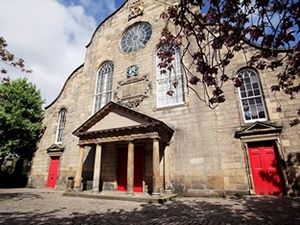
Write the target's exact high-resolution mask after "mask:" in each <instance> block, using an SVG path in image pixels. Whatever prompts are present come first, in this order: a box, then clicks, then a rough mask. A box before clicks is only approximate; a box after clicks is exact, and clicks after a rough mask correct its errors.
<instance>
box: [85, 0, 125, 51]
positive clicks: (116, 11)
mask: <svg viewBox="0 0 300 225" xmlns="http://www.w3.org/2000/svg"><path fill="white" fill-rule="evenodd" d="M127 1H128V0H125V1H124V3H123V4H122V5H121V6H120V7H119V8H118V9H116V10H115V11H114V12H113V13H112V14H110V15H109V16H108V17H106V19H104V20H103V21H102V22H101V23H100V24H99V26H98V27H97V28H96V29H95V31H94V33H93V34H92V37H91V39H90V42H89V43H88V44H87V45H86V46H85V47H86V48H88V47H89V46H90V44H91V43H92V40H93V38H94V36H95V34H96V32H97V30H98V29H99V28H100V27H101V26H102V25H103V24H104V23H105V22H106V21H107V20H108V19H109V18H110V17H112V16H113V15H115V14H116V13H117V12H118V11H119V10H120V9H121V8H122V7H123V6H124V5H125V4H126V3H127Z"/></svg>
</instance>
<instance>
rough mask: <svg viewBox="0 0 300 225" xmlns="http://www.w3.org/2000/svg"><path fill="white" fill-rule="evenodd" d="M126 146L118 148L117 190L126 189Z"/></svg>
mask: <svg viewBox="0 0 300 225" xmlns="http://www.w3.org/2000/svg"><path fill="white" fill-rule="evenodd" d="M127 152H128V150H127V148H120V149H119V150H118V154H119V157H118V191H126V186H127Z"/></svg>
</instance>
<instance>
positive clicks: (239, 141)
mask: <svg viewBox="0 0 300 225" xmlns="http://www.w3.org/2000/svg"><path fill="white" fill-rule="evenodd" d="M133 2H135V1H130V0H129V1H125V3H124V5H123V6H121V8H120V9H118V10H117V11H116V12H115V13H114V14H112V15H111V16H110V17H108V18H107V19H106V20H105V21H104V22H103V23H102V24H100V25H99V27H98V28H97V29H96V30H95V32H94V34H93V35H92V38H91V40H90V43H89V44H88V45H87V50H86V59H85V62H84V64H83V65H81V66H79V67H78V68H77V69H76V70H75V71H74V72H73V73H72V74H71V75H70V76H69V78H68V79H67V81H66V83H65V85H64V87H63V89H62V91H61V93H60V94H59V96H58V97H57V98H56V100H55V101H54V102H53V103H51V104H50V105H49V106H47V107H46V112H45V118H44V121H43V123H44V124H45V126H46V129H45V132H44V135H43V137H42V139H41V140H40V142H39V148H38V150H37V151H36V153H35V156H34V160H33V163H32V168H31V175H30V179H29V183H28V184H29V185H31V186H33V187H39V188H43V187H47V186H48V187H49V179H50V178H49V176H50V175H49V174H50V172H51V171H50V170H51V169H50V166H51V165H50V164H51V155H50V154H49V152H50V150H49V148H50V147H51V146H52V145H53V144H55V141H56V133H57V127H58V123H59V118H58V117H59V112H60V110H61V109H62V108H64V109H66V110H67V116H66V124H65V128H64V133H63V134H64V135H63V141H62V143H60V144H59V145H58V146H60V147H61V151H60V153H59V154H58V157H59V166H58V169H57V179H56V183H55V186H54V187H55V188H57V189H65V188H66V186H67V182H68V180H70V179H75V182H76V178H77V182H80V183H82V186H85V187H82V186H81V188H85V189H89V188H90V189H91V187H92V186H91V185H89V183H90V182H91V181H93V179H94V177H95V173H94V168H96V167H95V152H96V145H97V144H99V143H101V149H102V150H101V157H100V158H101V166H100V181H99V190H100V191H101V190H103V189H105V190H112V191H117V190H118V165H119V164H118V163H119V159H118V149H119V148H120V147H122V146H125V147H126V146H127V140H128V141H130V140H131V139H134V145H135V146H138V145H140V146H143V147H142V148H143V151H144V153H143V159H142V160H143V169H142V170H143V175H142V176H143V191H144V192H156V191H160V192H162V191H163V190H164V189H168V188H172V190H173V191H175V192H177V193H181V194H183V195H186V196H200V195H224V194H237V193H241V194H249V193H255V187H254V181H253V180H254V179H253V176H252V173H251V166H252V165H251V163H250V160H249V154H248V146H251V144H253V143H256V142H259V143H261V141H268V142H270V143H273V145H274V149H275V150H274V151H275V154H276V157H277V163H278V171H279V173H280V176H281V184H282V187H283V194H291V195H294V194H295V195H297V194H299V182H300V180H299V155H300V150H299V146H300V138H299V134H300V131H299V129H300V128H299V126H291V125H290V121H292V120H295V119H297V118H298V117H297V115H296V113H295V112H296V110H297V109H298V107H299V106H298V104H297V101H293V100H289V99H288V97H287V96H286V95H284V94H282V93H278V94H277V96H276V97H277V99H278V100H279V101H280V103H281V105H282V108H283V109H284V111H283V112H282V113H277V112H276V108H277V107H278V103H277V100H276V99H275V98H274V93H272V92H271V91H270V89H269V87H270V86H271V85H272V84H273V83H274V82H276V76H274V72H273V71H264V72H258V74H259V82H260V85H261V89H262V95H263V98H264V102H265V108H266V111H267V115H268V117H267V118H268V119H267V120H266V121H263V122H256V123H255V121H253V123H245V121H244V117H243V110H242V107H241V101H240V97H239V90H238V89H235V88H233V86H232V84H231V83H226V84H225V86H224V92H225V94H226V96H227V99H226V102H225V103H224V104H221V105H219V106H218V107H217V108H216V109H214V110H212V109H209V108H208V107H206V106H205V104H204V103H202V102H201V101H199V99H198V98H197V97H196V95H195V94H194V93H193V92H191V91H189V90H188V89H187V87H186V85H184V103H183V104H178V105H173V106H168V107H162V108H158V107H157V82H156V76H157V75H156V70H157V69H156V65H157V63H156V52H157V48H156V44H157V42H158V39H159V38H160V32H161V30H162V28H163V27H164V25H165V24H164V22H163V21H162V20H161V19H160V18H159V16H160V14H161V12H162V11H163V10H165V9H166V6H165V4H163V3H161V2H160V1H154V0H144V1H143V2H144V5H143V7H144V8H143V12H142V13H140V14H139V15H136V16H133V17H131V18H130V19H128V14H129V9H132V4H133ZM169 2H170V1H169ZM174 2H176V1H174ZM139 12H140V11H139ZM139 22H147V23H149V24H150V25H151V27H152V36H151V38H150V40H149V42H148V43H147V44H146V45H145V47H144V48H142V49H139V50H137V51H134V52H129V53H125V52H123V51H122V50H121V49H120V39H121V37H122V35H123V33H124V32H125V31H126V29H127V28H128V27H130V26H132V25H134V24H136V23H139ZM253 51H254V50H253V49H251V48H250V47H249V49H247V51H246V53H245V55H241V56H236V57H235V59H236V61H235V62H234V63H232V64H230V65H229V66H228V71H229V73H230V74H229V75H231V76H232V77H235V76H236V75H237V72H238V71H239V70H240V69H241V68H244V67H245V66H246V64H245V57H248V58H249V56H251V54H253ZM107 61H111V62H113V64H114V73H113V83H112V98H111V101H113V102H115V103H118V104H117V105H116V106H112V107H116V108H118V110H119V111H118V110H117V111H116V114H118V115H121V114H122V113H123V111H124V110H125V111H126V113H127V114H124V115H125V116H126V117H128V118H129V120H130V121H129V122H124V124H125V125H124V126H125V127H128V129H129V125H130V124H131V123H132V121H138V120H137V119H136V118H140V117H142V118H143V120H139V121H138V122H137V124H134V130H135V132H136V133H135V134H134V135H130V132H129V131H128V130H126V129H125V130H124V131H120V129H119V128H118V129H119V130H117V129H115V124H114V123H116V124H117V123H119V122H118V121H111V122H110V123H109V122H108V124H103V123H104V122H103V123H101V121H104V120H105V118H107V117H108V116H105V115H104V114H105V113H102V112H101V110H100V112H99V115H98V112H97V113H96V116H95V117H93V115H94V104H95V103H94V101H95V98H94V95H95V87H96V82H97V74H98V71H99V68H100V67H101V65H102V64H103V63H104V62H107ZM132 65H138V75H137V76H132V77H129V78H128V77H127V76H126V71H127V68H128V67H129V66H132ZM186 82H187V81H186V80H184V83H186ZM195 88H196V89H197V90H198V91H201V86H200V85H199V86H196V87H195ZM122 107H124V108H122ZM125 108H127V109H125ZM104 109H105V110H108V111H107V113H108V114H107V115H109V116H111V118H115V117H113V112H114V111H109V110H111V109H106V108H105V107H104ZM112 110H113V108H112ZM128 110H129V111H128ZM130 110H133V112H130ZM125 111H124V112H125ZM139 113H140V114H139ZM130 115H131V116H130ZM95 118H98V120H96V119H95ZM109 118H110V117H109ZM118 118H119V117H118ZM153 118H155V119H153ZM144 120H145V121H146V120H147V121H150V122H151V123H150V122H149V124H152V123H154V122H153V121H156V120H157V121H156V125H155V126H154V128H153V130H151V132H152V134H154V133H155V134H156V135H157V138H158V139H159V146H158V148H159V165H160V166H159V169H158V170H157V168H154V167H156V166H155V165H156V164H155V163H154V161H155V159H154V158H153V157H155V156H154V154H153V151H154V149H155V147H153V146H154V144H153V138H152V137H150V136H149V138H148V136H147V134H148V133H149V132H150V128H148V127H146V128H145V127H143V126H141V125H140V124H144ZM158 121H161V124H160V122H158ZM97 123H99V124H100V123H101V125H97ZM89 124H90V125H89ZM128 124H129V125H128ZM149 124H148V125H149ZM157 124H158V125H157ZM148 125H147V126H148ZM92 126H95V127H94V130H93V129H92ZM103 126H104V127H105V126H107V127H106V128H105V129H108V130H109V132H110V133H109V135H111V136H109V138H110V139H109V138H108V137H106V136H105V138H104V130H105V129H104V128H103ZM149 126H150V125H149ZM167 126H170V127H171V128H172V130H173V131H174V132H173V133H172V132H171V131H170V132H169V133H172V135H171V136H170V138H169V137H166V138H164V137H163V136H164V133H163V132H161V130H160V129H162V128H161V127H163V128H164V129H167V128H166V127H167ZM79 127H86V129H85V130H84V129H83V128H82V129H83V130H81V133H80V132H79V133H77V134H78V135H77V136H76V135H74V134H76V132H75V131H76V130H77V129H78V128H79ZM147 129H149V130H147ZM79 130H80V129H79ZM96 131H99V132H98V135H99V137H97V136H96V135H97V134H96ZM84 132H85V133H84ZM88 132H91V133H93V134H90V137H89V138H90V139H88V137H86V136H84V135H89V133H88ZM139 132H140V133H141V134H138V133H139ZM120 136H121V137H120ZM125 137H126V138H127V139H126V138H125ZM113 140H115V141H113ZM78 144H79V145H80V146H81V145H84V147H83V149H84V153H83V165H82V170H81V171H79V172H80V173H79V174H81V176H80V177H78V176H79V175H78V164H80V159H79V155H80V154H79V153H78V149H80V148H79V147H78ZM128 149H129V148H128ZM79 151H80V150H79ZM52 156H53V155H52ZM156 170H157V171H156ZM156 172H158V173H159V175H155V173H156ZM76 174H77V176H76ZM155 176H159V179H158V180H157V178H153V177H155ZM79 178H80V180H78V179H79ZM94 183H95V181H94ZM93 185H94V184H93ZM156 185H158V187H159V190H154V189H155V188H154V187H156ZM75 186H76V185H75ZM256 194H259V193H256Z"/></svg>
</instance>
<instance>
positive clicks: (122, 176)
mask: <svg viewBox="0 0 300 225" xmlns="http://www.w3.org/2000/svg"><path fill="white" fill-rule="evenodd" d="M127 153H128V150H127V148H120V149H118V155H119V157H118V159H119V160H118V191H126V190H127V189H126V186H127V159H128V154H127ZM143 159H144V151H143V148H142V147H139V146H138V147H135V148H134V181H133V191H134V192H143Z"/></svg>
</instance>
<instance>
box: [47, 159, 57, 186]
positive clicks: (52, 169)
mask: <svg viewBox="0 0 300 225" xmlns="http://www.w3.org/2000/svg"><path fill="white" fill-rule="evenodd" d="M58 166H59V157H51V161H50V166H49V173H48V182H47V187H49V188H54V187H55V185H56V179H57V173H58Z"/></svg>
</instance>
